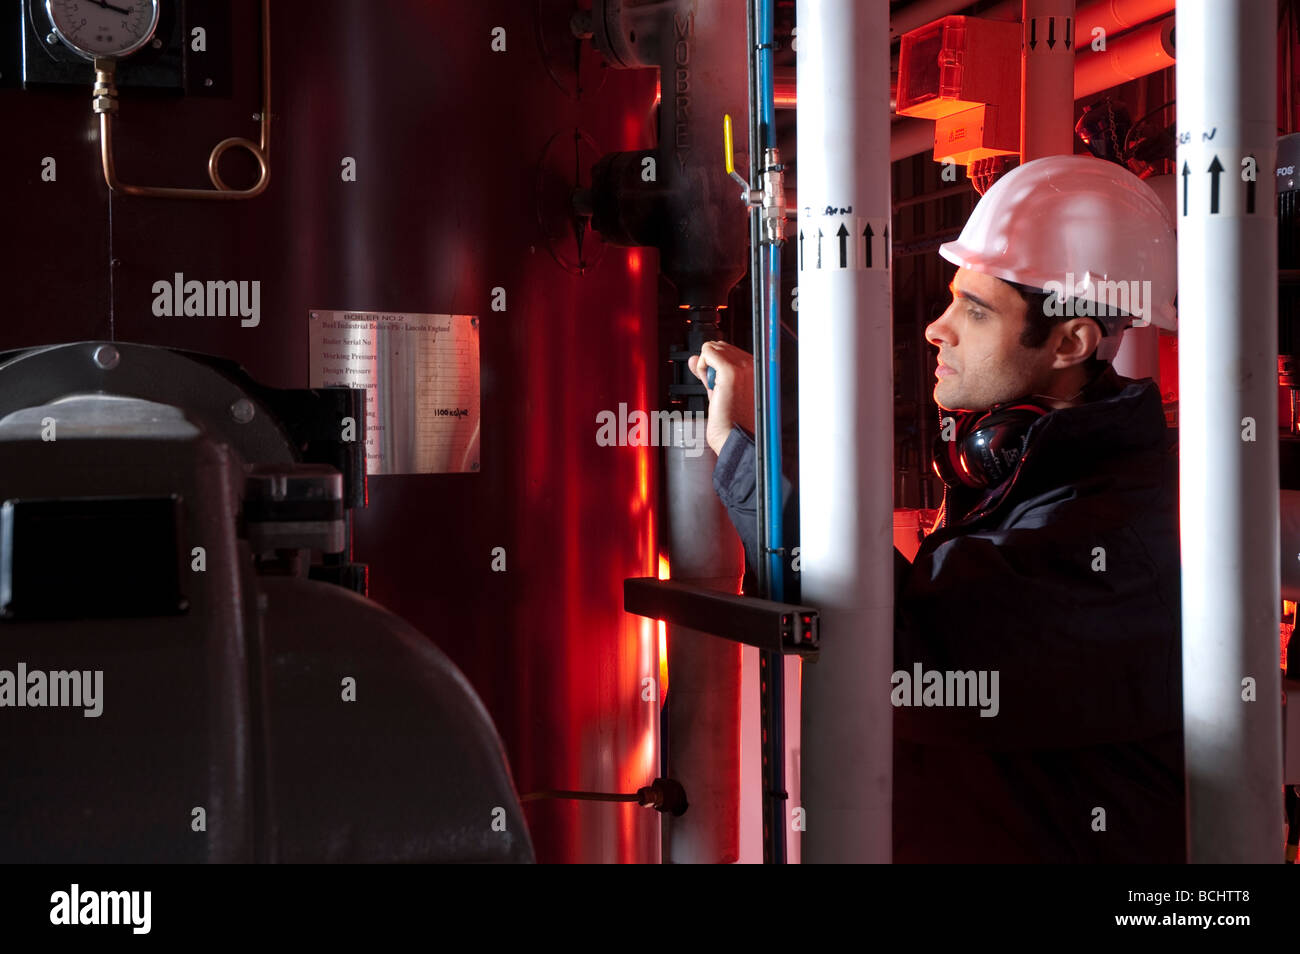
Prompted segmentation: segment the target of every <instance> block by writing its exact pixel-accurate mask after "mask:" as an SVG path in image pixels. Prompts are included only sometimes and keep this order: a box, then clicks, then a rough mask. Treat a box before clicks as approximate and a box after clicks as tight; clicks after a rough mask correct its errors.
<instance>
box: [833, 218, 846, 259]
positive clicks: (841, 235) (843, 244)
mask: <svg viewBox="0 0 1300 954" xmlns="http://www.w3.org/2000/svg"><path fill="white" fill-rule="evenodd" d="M835 234H836V235H838V236H839V239H840V268H848V267H849V230H848V229H846V228H845V227H844V223H843V222H841V223H840V230H839V231H838V232H836V233H835Z"/></svg>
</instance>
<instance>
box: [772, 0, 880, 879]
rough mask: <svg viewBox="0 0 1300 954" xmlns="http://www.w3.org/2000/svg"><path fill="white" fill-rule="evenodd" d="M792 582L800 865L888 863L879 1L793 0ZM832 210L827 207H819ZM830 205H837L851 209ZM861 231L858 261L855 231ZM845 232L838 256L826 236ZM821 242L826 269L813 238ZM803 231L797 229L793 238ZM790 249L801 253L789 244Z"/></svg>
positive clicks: (836, 247) (836, 245)
mask: <svg viewBox="0 0 1300 954" xmlns="http://www.w3.org/2000/svg"><path fill="white" fill-rule="evenodd" d="M795 18H796V22H797V23H798V26H799V48H798V54H797V55H798V100H799V105H798V117H797V126H798V151H797V156H798V162H799V184H798V189H799V202H800V214H799V229H800V231H801V232H802V233H803V235H804V248H803V256H802V258H803V261H802V263H801V265H800V273H799V299H800V306H799V313H800V315H801V316H802V317H801V319H800V322H799V429H800V435H799V464H800V468H799V474H800V482H801V490H800V501H801V509H800V524H801V530H800V532H801V540H800V546H801V548H802V549H801V560H802V588H803V589H802V592H803V600H804V602H806V603H808V604H810V605H812V606H815V607H817V608H818V609H819V610H820V611H821V620H822V651H821V659H820V661H818V662H817V663H815V664H811V665H807V666H805V667H804V670H803V739H802V746H803V756H802V762H803V778H802V784H803V804H802V806H797V807H802V808H804V810H805V816H804V817H805V820H806V824H807V830H806V832H805V833H804V836H803V859H804V860H805V861H807V862H839V861H844V862H848V861H862V862H887V861H889V860H890V853H891V829H890V800H891V794H892V793H891V782H892V764H891V762H892V758H893V709H892V708H891V706H890V702H889V690H890V682H889V678H890V673H891V672H892V670H893V632H894V625H893V575H894V574H893V563H892V562H891V558H892V549H891V540H892V534H891V530H892V527H893V450H894V442H893V429H894V422H893V413H892V408H893V406H894V394H893V353H894V352H893V333H892V332H893V327H892V323H891V320H890V282H889V276H890V270H889V268H888V267H886V261H885V254H886V241H885V239H884V233H885V231H886V230H887V229H888V227H889V224H890V205H889V202H890V181H889V4H888V2H887V0H798V2H797V5H796V13H795ZM828 207H829V208H831V209H833V210H835V212H834V213H833V214H826V213H827V209H828ZM848 209H851V210H852V211H850V212H844V213H842V214H840V212H839V210H848ZM868 225H870V226H871V228H872V233H873V238H872V248H871V252H872V256H871V263H872V264H871V267H870V268H868V267H866V252H867V248H866V245H865V239H864V237H863V234H862V233H863V231H864V229H865V228H866V226H868ZM841 226H845V227H847V230H848V233H849V237H850V238H851V239H852V241H849V242H848V243H847V246H846V247H847V253H848V265H847V267H844V268H841V267H839V241H838V239H837V238H836V233H837V232H838V230H839V229H840V227H841ZM819 229H820V230H821V233H822V235H823V238H822V240H821V241H822V267H821V268H818V267H816V249H815V242H816V236H817V233H818V230H819ZM793 239H794V241H795V242H796V243H797V242H798V241H799V235H798V234H796V235H794V236H793ZM796 254H798V250H797V249H796Z"/></svg>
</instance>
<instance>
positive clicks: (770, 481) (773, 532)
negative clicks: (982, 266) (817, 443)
mask: <svg viewBox="0 0 1300 954" xmlns="http://www.w3.org/2000/svg"><path fill="white" fill-rule="evenodd" d="M774 8H775V2H774V0H759V2H758V25H757V32H758V37H757V40H758V47H759V49H758V107H759V134H758V136H759V148H760V150H762V151H761V152H760V166H762V165H763V164H765V161H766V160H765V151H766V150H767V149H769V148H773V147H775V146H776V144H777V143H776V101H775V100H776V97H775V94H774V91H773V88H772V52H773V51H772V47H773V45H774V42H775V37H774V35H773V20H774V13H775V9H774ZM762 268H763V277H762V280H763V290H764V299H765V300H764V309H765V311H766V324H767V334H766V336H765V338H766V354H764V356H763V360H764V361H766V363H767V420H766V421H765V422H763V426H765V427H766V428H767V434H768V440H767V488H766V489H767V501H766V507H767V511H768V519H767V536H768V538H767V541H766V545H767V548H768V551H769V552H768V567H769V571H768V579H769V580H770V581H771V593H770V594H768V598H769V599H773V600H778V601H780V600H784V599H785V566H786V562H785V553H784V551H783V550H782V549H781V548H782V546H783V545H784V543H783V540H782V537H783V533H784V526H783V523H784V521H783V520H782V493H781V249H780V246H776V245H765V246H764V247H763V249H762Z"/></svg>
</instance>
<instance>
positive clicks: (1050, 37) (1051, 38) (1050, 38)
mask: <svg viewBox="0 0 1300 954" xmlns="http://www.w3.org/2000/svg"><path fill="white" fill-rule="evenodd" d="M1047 48H1048V49H1049V50H1054V49H1056V17H1048V18H1047Z"/></svg>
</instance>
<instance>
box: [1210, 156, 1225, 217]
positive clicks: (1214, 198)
mask: <svg viewBox="0 0 1300 954" xmlns="http://www.w3.org/2000/svg"><path fill="white" fill-rule="evenodd" d="M1207 171H1208V172H1209V173H1210V176H1211V178H1210V215H1218V214H1219V174H1220V173H1222V172H1223V164H1222V163H1221V162H1219V157H1218V155H1217V154H1216V155H1215V157H1214V161H1213V162H1211V163H1210V168H1209V169H1208V170H1207Z"/></svg>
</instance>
